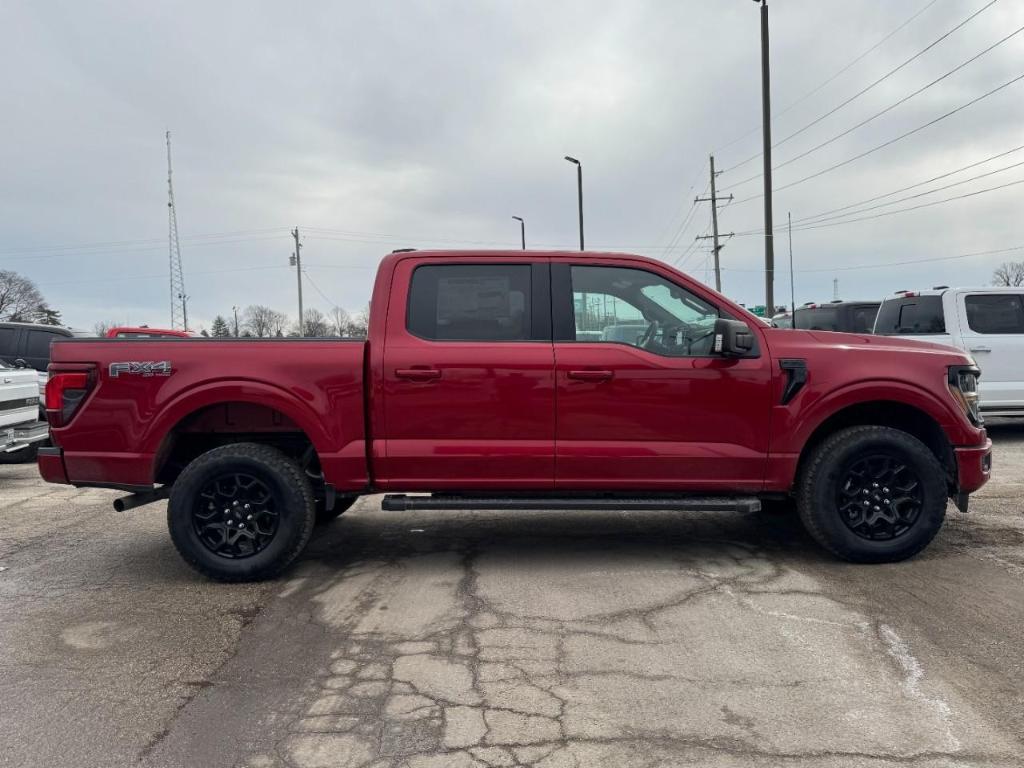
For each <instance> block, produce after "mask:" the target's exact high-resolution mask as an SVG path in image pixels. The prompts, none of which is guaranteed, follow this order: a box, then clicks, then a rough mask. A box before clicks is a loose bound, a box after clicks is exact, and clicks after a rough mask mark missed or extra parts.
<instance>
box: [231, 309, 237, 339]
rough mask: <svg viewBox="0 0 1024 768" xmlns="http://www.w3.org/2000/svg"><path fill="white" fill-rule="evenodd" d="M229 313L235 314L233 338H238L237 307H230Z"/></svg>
mask: <svg viewBox="0 0 1024 768" xmlns="http://www.w3.org/2000/svg"><path fill="white" fill-rule="evenodd" d="M231 311H232V312H234V313H235V338H236V339H237V338H238V307H232V308H231Z"/></svg>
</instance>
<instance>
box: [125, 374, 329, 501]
mask: <svg viewBox="0 0 1024 768" xmlns="http://www.w3.org/2000/svg"><path fill="white" fill-rule="evenodd" d="M144 442H145V443H146V444H148V445H150V446H151V447H152V453H153V456H154V460H153V478H154V480H155V481H156V482H160V483H172V482H173V481H174V479H175V478H176V477H177V475H178V474H179V473H180V472H181V470H182V469H183V468H184V466H185V465H187V463H188V462H189V461H191V460H192V459H194V458H196V457H197V456H198V455H200V454H201V453H204V452H205V451H207V450H210V449H212V448H215V447H218V446H221V445H226V444H230V443H239V442H255V443H262V444H266V445H273V446H275V447H277V448H279V449H281V450H283V451H284V452H285V453H286V454H288V455H290V456H293V457H294V458H296V459H300V458H302V457H303V456H304V454H308V456H306V460H305V461H304V462H303V463H305V464H307V465H309V464H312V465H313V466H314V470H315V471H316V472H319V471H320V468H319V456H320V455H321V454H322V453H323V452H324V451H326V450H329V446H330V440H329V436H328V435H327V434H326V432H325V431H324V429H323V428H322V427H321V426H320V423H319V421H318V419H317V418H316V416H315V414H313V413H312V411H311V410H310V409H309V408H308V407H307V406H305V405H304V404H303V403H301V402H300V401H298V400H297V399H296V398H294V397H293V396H290V395H289V394H287V393H284V392H282V391H280V390H277V389H276V388H273V387H268V386H266V385H258V384H251V383H248V382H246V383H245V384H244V385H238V384H235V385H231V386H227V387H225V386H217V387H203V388H201V389H198V390H193V391H191V392H189V393H187V394H186V395H185V396H183V397H181V398H178V399H177V400H176V401H175V402H174V403H172V404H171V405H169V406H168V407H167V408H165V409H164V410H163V411H162V412H161V414H160V416H159V417H158V418H157V419H156V420H154V421H153V423H152V424H151V426H150V428H149V431H148V435H147V439H146V440H145V441H144Z"/></svg>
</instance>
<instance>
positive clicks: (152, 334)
mask: <svg viewBox="0 0 1024 768" xmlns="http://www.w3.org/2000/svg"><path fill="white" fill-rule="evenodd" d="M107 338H108V339H160V338H181V339H194V338H196V334H194V333H192V332H190V331H173V330H171V329H170V328H149V327H147V326H145V325H140V326H137V327H133V326H117V327H116V328H111V329H110V330H109V331H107Z"/></svg>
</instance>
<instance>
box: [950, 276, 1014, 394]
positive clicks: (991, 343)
mask: <svg viewBox="0 0 1024 768" xmlns="http://www.w3.org/2000/svg"><path fill="white" fill-rule="evenodd" d="M957 307H958V313H959V315H960V317H959V321H960V331H961V334H962V335H963V340H964V346H965V348H966V349H967V350H968V351H969V352H970V353H971V354H972V355H973V356H974V359H975V361H977V363H978V366H979V367H980V368H981V379H980V381H979V383H978V390H979V395H980V398H981V407H982V409H984V410H1006V409H1009V410H1017V409H1021V410H1024V364H1022V362H1021V361H1022V360H1024V295H1022V294H1021V293H1019V292H1013V291H1007V292H1005V293H1003V292H995V291H984V292H977V293H970V292H965V293H962V294H960V295H959V296H958V301H957Z"/></svg>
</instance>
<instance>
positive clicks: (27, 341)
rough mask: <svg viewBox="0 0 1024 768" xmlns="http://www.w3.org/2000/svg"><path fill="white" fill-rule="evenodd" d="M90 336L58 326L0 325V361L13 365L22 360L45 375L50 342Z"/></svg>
mask: <svg viewBox="0 0 1024 768" xmlns="http://www.w3.org/2000/svg"><path fill="white" fill-rule="evenodd" d="M92 335H93V334H91V333H87V332H86V331H78V330H75V329H74V328H65V327H63V326H60V325H40V324H38V323H0V359H4V360H9V361H10V362H12V363H15V364H17V361H18V360H24V361H25V363H26V365H27V366H28V367H29V368H35V369H36V370H37V371H42V372H43V373H45V372H46V366H47V365H49V364H50V342H51V341H53V340H54V339H67V338H70V337H72V336H92Z"/></svg>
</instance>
